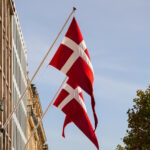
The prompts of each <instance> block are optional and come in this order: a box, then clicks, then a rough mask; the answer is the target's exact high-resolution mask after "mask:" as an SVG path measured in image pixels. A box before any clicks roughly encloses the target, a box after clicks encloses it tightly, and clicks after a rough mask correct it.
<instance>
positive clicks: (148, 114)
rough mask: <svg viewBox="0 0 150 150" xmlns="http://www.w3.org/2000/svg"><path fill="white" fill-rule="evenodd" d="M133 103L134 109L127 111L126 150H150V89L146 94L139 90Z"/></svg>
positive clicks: (124, 139)
mask: <svg viewBox="0 0 150 150" xmlns="http://www.w3.org/2000/svg"><path fill="white" fill-rule="evenodd" d="M133 102H134V103H135V104H134V105H133V108H132V109H129V110H128V111H127V114H128V128H129V129H128V130H127V135H126V136H125V137H124V138H123V142H124V144H125V148H124V149H125V150H150V87H148V89H147V90H146V91H145V92H144V91H142V90H138V91H137V97H136V98H135V99H134V100H133ZM120 150H122V149H120Z"/></svg>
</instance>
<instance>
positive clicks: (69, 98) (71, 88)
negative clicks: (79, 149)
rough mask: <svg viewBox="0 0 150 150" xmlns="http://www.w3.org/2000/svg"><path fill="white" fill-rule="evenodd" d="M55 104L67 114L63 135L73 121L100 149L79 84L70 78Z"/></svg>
mask: <svg viewBox="0 0 150 150" xmlns="http://www.w3.org/2000/svg"><path fill="white" fill-rule="evenodd" d="M54 105H55V106H56V107H58V108H59V109H61V110H62V111H63V112H64V113H65V114H66V118H65V122H64V126H63V133H62V135H63V137H65V133H64V129H65V127H66V125H67V124H68V123H70V122H73V123H74V124H75V125H76V126H77V127H78V128H79V129H80V130H81V131H82V132H83V133H84V134H85V135H86V136H87V137H88V138H89V139H90V140H91V141H92V142H93V143H94V145H95V146H96V147H97V149H99V145H98V141H97V138H96V135H95V132H94V129H93V127H92V124H91V122H90V120H89V117H88V115H87V111H86V107H85V103H84V100H83V95H82V91H81V88H80V87H79V86H75V84H73V82H71V80H69V81H68V82H67V83H66V85H65V86H64V88H63V89H62V91H61V92H60V94H59V95H58V97H57V99H56V101H55V102H54Z"/></svg>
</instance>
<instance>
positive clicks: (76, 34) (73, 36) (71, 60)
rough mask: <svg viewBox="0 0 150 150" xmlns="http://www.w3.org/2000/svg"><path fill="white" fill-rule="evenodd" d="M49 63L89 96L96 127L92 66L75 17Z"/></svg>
mask: <svg viewBox="0 0 150 150" xmlns="http://www.w3.org/2000/svg"><path fill="white" fill-rule="evenodd" d="M50 65H52V66H53V67H55V68H57V69H58V70H60V71H61V72H63V73H64V74H66V75H67V76H68V77H69V79H71V80H73V81H74V82H75V83H76V84H77V85H78V86H79V87H81V88H82V89H83V90H84V91H85V92H87V93H88V94H89V95H90V96H91V104H92V110H93V114H94V120H95V129H96V127H97V123H98V119H97V116H96V112H95V100H94V95H93V81H94V73H93V67H92V64H91V60H90V57H89V53H88V50H87V47H86V45H85V42H84V40H83V36H82V34H81V32H80V29H79V26H78V24H77V21H76V19H75V18H73V20H72V22H71V24H70V27H69V29H68V31H67V33H66V35H65V37H64V39H63V41H62V43H61V44H60V46H59V48H58V50H57V52H56V53H55V55H54V57H53V58H52V60H51V61H50Z"/></svg>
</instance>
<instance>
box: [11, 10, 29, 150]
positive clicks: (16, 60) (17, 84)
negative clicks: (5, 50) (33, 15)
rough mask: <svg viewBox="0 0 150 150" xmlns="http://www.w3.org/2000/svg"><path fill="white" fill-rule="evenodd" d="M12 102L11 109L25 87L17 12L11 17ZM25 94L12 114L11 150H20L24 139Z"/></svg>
mask: <svg viewBox="0 0 150 150" xmlns="http://www.w3.org/2000/svg"><path fill="white" fill-rule="evenodd" d="M12 35H13V36H12V47H13V48H12V58H13V59H12V66H13V71H12V102H13V107H14V106H15V105H16V103H17V100H18V99H19V98H20V96H21V94H22V93H23V92H24V90H25V88H26V86H27V80H26V78H27V56H26V48H25V45H24V39H23V35H22V32H21V27H20V24H19V19H18V16H17V12H16V11H15V13H14V15H13V17H12ZM26 105H27V94H25V96H24V98H23V100H22V101H21V103H20V105H19V106H18V108H17V111H16V112H15V113H14V114H13V122H12V129H13V131H12V134H13V145H12V149H13V150H21V149H22V148H23V147H24V145H25V143H26V141H27V139H26V119H27V108H26Z"/></svg>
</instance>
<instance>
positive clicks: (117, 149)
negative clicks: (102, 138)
mask: <svg viewBox="0 0 150 150" xmlns="http://www.w3.org/2000/svg"><path fill="white" fill-rule="evenodd" d="M116 150H124V148H123V147H122V146H121V145H117V148H116Z"/></svg>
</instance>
